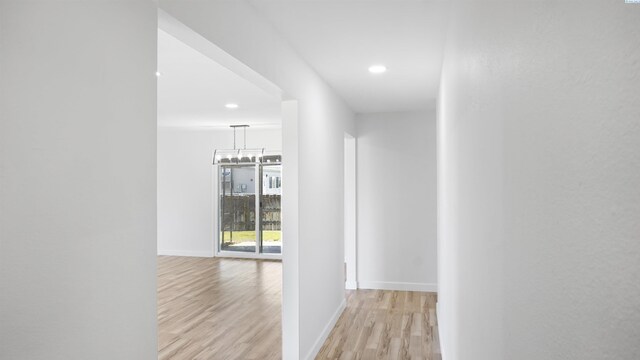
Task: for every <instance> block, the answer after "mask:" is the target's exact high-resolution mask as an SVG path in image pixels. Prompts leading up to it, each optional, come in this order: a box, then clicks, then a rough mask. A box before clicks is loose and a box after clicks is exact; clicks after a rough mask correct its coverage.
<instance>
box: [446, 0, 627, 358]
mask: <svg viewBox="0 0 640 360" xmlns="http://www.w3.org/2000/svg"><path fill="white" fill-rule="evenodd" d="M638 19H640V6H639V5H633V4H624V2H623V1H606V2H605V1H602V2H561V1H553V2H552V1H549V2H538V3H536V2H508V1H501V2H493V3H485V2H483V3H472V2H465V3H458V4H456V8H455V10H454V12H453V17H452V23H451V28H450V32H449V38H448V46H447V50H446V55H445V65H444V69H443V77H442V83H441V90H440V99H439V119H438V152H439V155H438V156H439V158H438V164H439V168H438V171H439V179H438V187H439V199H438V204H439V219H438V227H439V234H438V237H439V239H438V241H439V242H438V249H439V269H438V274H439V289H440V293H439V303H438V307H439V309H438V310H439V324H440V329H441V334H442V337H441V340H442V342H443V344H442V345H443V351H444V359H445V360H470V359H474V360H499V359H504V360H507V359H518V360H533V359H565V360H578V359H580V360H588V359H594V360H595V359H618V360H632V359H638V358H640V342H638V339H639V338H640V325H639V324H640V286H638V279H639V278H640V262H639V261H638V255H639V254H640V205H639V204H640V186H638V184H640V121H639V119H640V102H638V94H640V67H639V66H638V64H640V36H638V34H640V21H638Z"/></svg>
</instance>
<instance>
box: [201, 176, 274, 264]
mask: <svg viewBox="0 0 640 360" xmlns="http://www.w3.org/2000/svg"><path fill="white" fill-rule="evenodd" d="M265 165H266V164H265ZM269 165H282V163H269ZM249 166H253V167H254V172H255V173H254V174H255V175H254V181H253V183H254V187H255V190H254V192H255V232H256V246H255V251H254V252H249V251H231V250H223V249H222V244H221V240H222V239H221V237H220V235H221V232H222V231H223V226H222V217H223V216H224V214H223V213H222V211H221V209H222V197H221V194H222V186H223V184H222V183H221V181H220V178H221V175H220V174H221V171H222V169H223V168H233V167H245V168H246V167H249ZM214 173H215V175H214V181H213V183H214V184H213V185H214V188H215V191H214V194H213V196H214V199H215V200H214V206H216V207H217V210H216V212H217V220H218V221H217V223H218V224H217V226H215V229H214V236H213V237H214V247H213V249H214V256H215V257H229V258H245V259H271V260H282V247H283V245H281V248H280V249H281V250H280V253H279V254H273V253H262V252H261V251H262V209H261V206H260V201H261V200H262V199H261V195H262V164H261V163H242V164H219V165H215V166H214ZM281 241H282V240H281ZM283 243H284V242H283Z"/></svg>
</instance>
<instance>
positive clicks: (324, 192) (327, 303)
mask: <svg viewBox="0 0 640 360" xmlns="http://www.w3.org/2000/svg"><path fill="white" fill-rule="evenodd" d="M160 7H161V8H162V9H163V10H164V11H166V12H167V13H168V14H169V15H171V16H173V17H175V18H176V19H178V20H179V21H181V22H182V23H184V24H185V25H187V26H189V27H190V28H192V29H193V30H194V31H196V32H197V33H199V34H200V35H202V36H203V37H205V38H207V39H208V40H209V41H211V42H212V43H214V44H215V45H217V46H218V47H220V48H222V49H223V50H224V51H226V52H227V53H229V54H230V55H232V56H234V57H235V58H237V59H238V60H240V61H241V62H243V63H244V64H246V65H247V66H249V67H251V68H252V69H253V70H255V71H257V72H258V73H260V74H261V75H263V76H264V77H265V78H267V79H268V80H270V81H272V82H273V83H275V84H276V85H277V86H279V87H280V88H281V89H282V90H283V91H284V93H285V99H287V100H297V101H298V103H297V104H295V103H290V102H287V103H285V104H284V106H283V109H284V115H283V125H282V126H283V129H282V130H283V139H282V146H283V162H284V166H283V183H284V184H285V187H284V188H283V215H282V216H283V236H284V237H285V238H286V240H285V241H287V245H286V246H284V248H283V269H284V273H283V356H284V359H286V360H288V359H307V358H313V357H314V356H315V353H316V352H317V351H319V349H320V347H321V346H322V343H323V341H324V337H325V336H327V335H328V333H329V331H330V330H331V327H332V326H333V322H334V321H335V320H337V315H339V313H340V312H341V311H342V309H343V306H344V304H345V302H344V246H343V171H344V169H343V136H344V132H345V131H347V132H349V133H353V128H354V121H353V114H352V112H351V111H350V109H349V108H348V107H347V106H346V105H345V104H344V102H343V101H342V100H341V99H340V98H339V97H337V96H336V95H335V94H334V92H333V91H332V90H331V88H330V87H329V86H328V85H327V84H326V83H325V82H324V81H323V80H322V79H321V78H320V77H319V76H318V75H317V74H316V73H315V72H314V71H313V70H312V69H311V68H310V67H309V66H308V65H307V64H306V63H305V62H304V61H303V60H302V59H300V58H299V57H298V55H297V54H296V52H295V51H294V50H293V49H292V48H291V47H290V46H289V45H288V44H287V43H286V42H285V41H284V40H282V39H281V38H280V37H279V35H278V34H277V32H276V31H275V30H274V29H273V27H272V26H271V25H270V24H269V23H268V22H266V21H265V19H264V18H263V17H262V16H261V15H260V14H259V13H257V12H256V11H255V9H254V8H253V7H252V6H250V5H249V4H248V3H247V2H245V1H242V0H238V1H173V0H161V1H160ZM296 115H297V116H296ZM296 117H297V119H296ZM296 120H297V121H296ZM327 174H330V176H327ZM288 222H289V224H288ZM293 223H295V224H293Z"/></svg>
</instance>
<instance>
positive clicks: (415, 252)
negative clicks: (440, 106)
mask: <svg viewBox="0 0 640 360" xmlns="http://www.w3.org/2000/svg"><path fill="white" fill-rule="evenodd" d="M357 129H358V142H357V164H358V165H357V169H358V170H357V171H358V175H357V184H358V196H357V198H358V200H357V203H358V216H357V218H358V235H357V236H358V260H357V263H358V270H357V273H358V274H357V277H358V286H359V287H360V288H365V289H390V290H412V291H437V248H436V243H437V239H436V233H437V232H436V113H435V110H431V111H422V112H400V113H377V114H366V115H358V121H357Z"/></svg>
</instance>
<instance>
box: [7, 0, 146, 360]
mask: <svg viewBox="0 0 640 360" xmlns="http://www.w3.org/2000/svg"><path fill="white" fill-rule="evenodd" d="M156 34H157V9H156V5H155V4H154V3H153V2H151V1H126V2H123V1H120V2H109V1H100V2H77V1H72V2H69V1H22V0H16V1H13V0H2V1H0V359H24V360H36V359H50V360H69V359H92V360H102V359H104V360H113V359H122V360H134V359H135V360H140V359H154V358H157V337H156V315H157V314H156V258H157V257H156V80H157V79H156V76H155V74H154V73H155V71H156V36H157V35H156Z"/></svg>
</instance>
